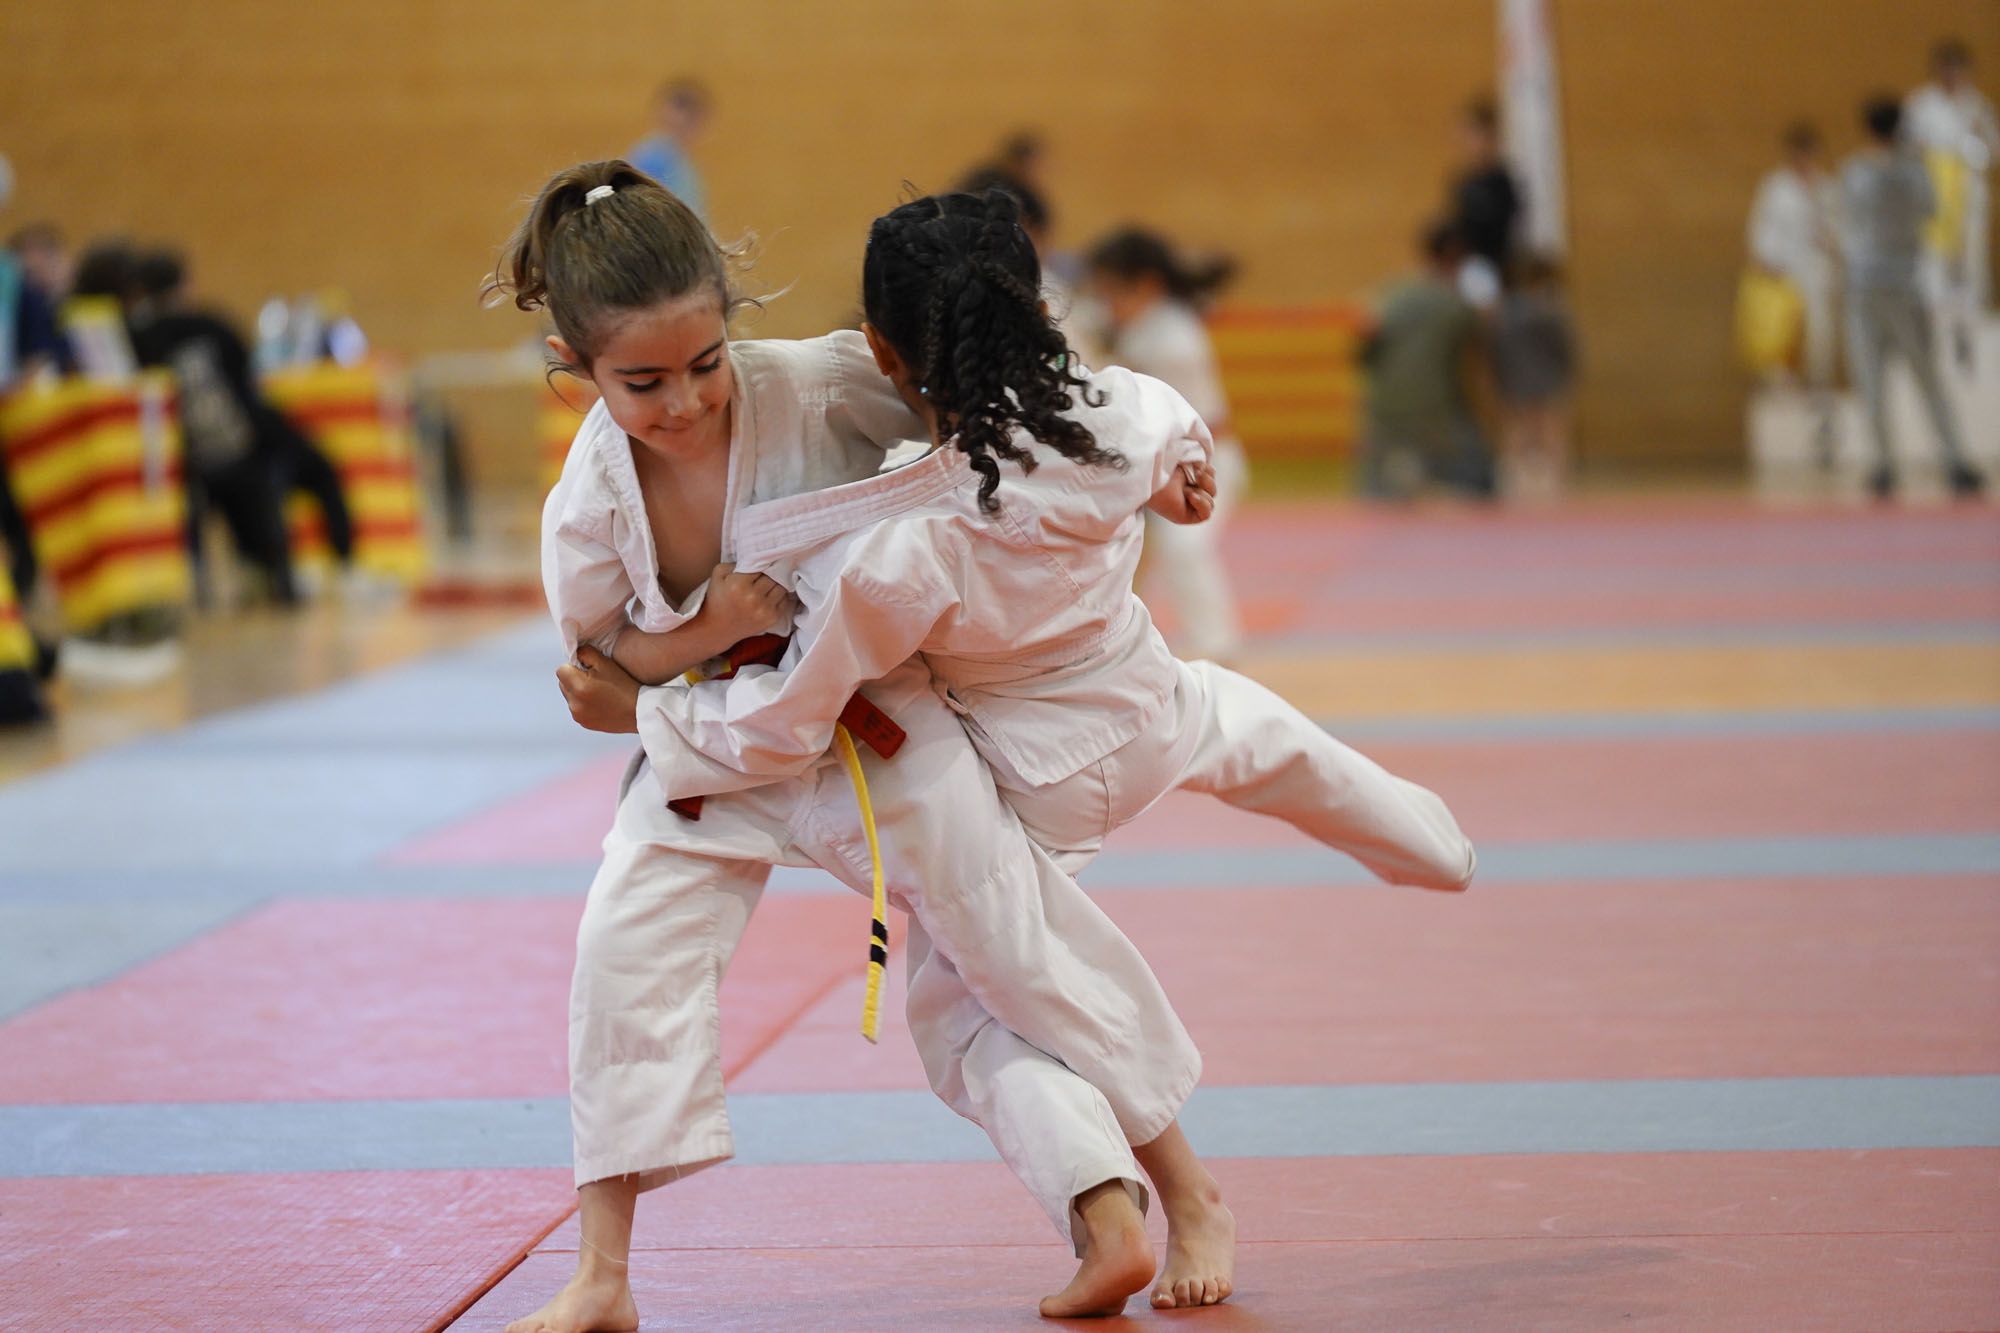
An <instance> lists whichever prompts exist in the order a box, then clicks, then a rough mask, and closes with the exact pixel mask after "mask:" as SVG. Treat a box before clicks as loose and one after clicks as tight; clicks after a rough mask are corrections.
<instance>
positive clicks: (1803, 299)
mask: <svg viewBox="0 0 2000 1333" xmlns="http://www.w3.org/2000/svg"><path fill="white" fill-rule="evenodd" d="M1782 145H1783V152H1784V157H1783V160H1782V161H1780V162H1779V164H1778V165H1777V166H1776V167H1774V168H1772V169H1771V171H1770V173H1769V174H1767V175H1766V176H1765V177H1764V179H1763V180H1762V181H1761V182H1760V183H1759V184H1758V186H1757V196H1756V199H1755V200H1754V201H1753V202H1752V203H1751V205H1750V226H1749V245H1750V262H1751V263H1753V264H1755V265H1756V266H1757V267H1758V268H1760V269H1762V270H1764V271H1765V272H1766V273H1769V274H1772V275H1773V276H1775V277H1779V278H1783V279H1784V280H1785V281H1786V282H1788V283H1790V284H1791V286H1792V288H1793V290H1795V291H1796V292H1797V293H1798V295H1799V302H1800V305H1801V307H1802V308H1803V310H1804V312H1805V339H1804V344H1805V345H1804V355H1803V357H1802V358H1801V364H1800V366H1799V371H1800V378H1801V379H1802V381H1803V383H1804V385H1805V389H1806V393H1807V394H1808V395H1809V397H1810V400H1811V406H1812V410H1813V417H1814V427H1813V430H1814V441H1815V443H1816V444H1817V445H1818V448H1819V452H1820V458H1821V460H1822V461H1823V462H1825V463H1827V464H1829V465H1830V464H1831V463H1832V461H1833V454H1834V444H1835V438H1834V420H1835V409H1836V401H1835V398H1834V393H1833V380H1834V373H1835V370H1836V368H1837V365H1838V362H1839V347H1840V333H1839V329H1840V324H1839V301H1840V290H1839V289H1840V237H1839V233H1838V230H1837V226H1836V220H1835V210H1836V207H1837V202H1838V190H1837V188H1836V186H1835V184H1834V180H1833V177H1832V174H1831V173H1829V172H1828V171H1827V169H1826V163H1825V157H1824V151H1823V144H1822V140H1821V138H1820V133H1819V127H1818V126H1816V125H1812V124H1810V123H1808V122H1806V121H1799V122H1797V123H1796V124H1794V125H1792V126H1790V127H1789V128H1788V129H1786V131H1785V134H1784V138H1783V140H1782Z"/></svg>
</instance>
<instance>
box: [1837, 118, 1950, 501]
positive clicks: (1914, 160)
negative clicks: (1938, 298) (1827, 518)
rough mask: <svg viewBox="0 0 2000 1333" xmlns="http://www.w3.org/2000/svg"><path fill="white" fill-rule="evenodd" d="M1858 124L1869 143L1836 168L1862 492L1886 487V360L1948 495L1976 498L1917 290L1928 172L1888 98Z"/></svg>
mask: <svg viewBox="0 0 2000 1333" xmlns="http://www.w3.org/2000/svg"><path fill="white" fill-rule="evenodd" d="M1861 119H1862V124H1863V125H1864V126H1865V127H1866V129H1867V131H1868V138H1869V146H1868V147H1866V148H1864V149H1863V150H1862V151H1861V152H1859V153H1856V154H1855V155H1854V156H1853V157H1852V158H1849V159H1848V161H1847V164H1846V165H1845V166H1844V167H1843V168H1842V169H1841V173H1840V217H1841V225H1842V228H1843V231H1844V241H1845V245H1846V250H1847V337H1848V362H1849V366H1850V368H1851V369H1852V370H1853V372H1854V379H1855V383H1856V384H1857V385H1858V386H1859V388H1860V390H1861V397H1862V401H1863V403H1864V404H1866V406H1867V409H1868V424H1869V427H1870V429H1871V430H1872V432H1873V433H1874V438H1875V449H1876V465H1875V471H1874V473H1873V474H1872V475H1871V476H1870V478H1869V489H1870V490H1872V491H1873V492H1874V493H1875V495H1876V496H1877V497H1879V498H1883V499H1886V498H1888V497H1889V496H1890V495H1891V494H1893V493H1894V492H1895V489H1896V471H1895V452H1894V449H1893V447H1892V445H1891V441H1890V436H1889V411H1888V404H1887V401H1886V399H1887V393H1886V389H1887V385H1886V379H1887V375H1888V369H1889V363H1890V362H1891V361H1892V360H1901V361H1903V362H1904V363H1906V364H1907V365H1908V366H1909V367H1910V370H1911V373H1912V374H1914V375H1915V376H1916V381H1917V388H1918V390H1919V391H1920V392H1921V394H1922V395H1923V400H1924V407H1925V410H1926V411H1927V412H1929V414H1930V418H1931V425H1932V427H1933V428H1934V429H1935V430H1936V432H1937V437H1938V444H1939V446H1940V447H1941V448H1942V449H1943V451H1944V457H1945V467H1946V476H1947V479H1948V481H1949V483H1950V486H1951V490H1952V493H1953V494H1954V495H1977V494H1978V493H1979V491H1980V490H1981V489H1982V487H1983V486H1984V484H1985V482H1984V478H1982V477H1981V476H1980V474H1979V473H1978V472H1976V471H1974V470H1973V468H1972V465H1971V464H1970V463H1969V462H1968V461H1967V458H1966V453H1965V442H1964V439H1963V437H1962V436H1961V435H1960V433H1959V427H1958V416H1957V413H1956V412H1954V411H1953V410H1952V405H1951V400H1950V399H1948V398H1947V397H1946V396H1945V391H1944V381H1943V377H1942V376H1941V375H1940V374H1939V370H1938V362H1937V357H1936V354H1935V351H1934V340H1933V334H1932V326H1931V312H1930V308H1929V304H1928V303H1927V302H1926V301H1925V299H1924V293H1923V288H1922V285H1921V282H1922V279H1921V275H1920V270H1921V267H1922V262H1923V253H1924V228H1925V226H1926V224H1928V223H1929V222H1930V220H1931V217H1932V215H1933V214H1934V213H1935V212H1936V211H1937V196H1936V193H1935V192H1934V191H1933V189H1932V187H1931V178H1930V173H1929V172H1928V171H1926V170H1925V168H1924V161H1923V158H1922V157H1921V156H1920V155H1919V153H1918V152H1917V150H1916V148H1915V147H1914V146H1913V145H1911V144H1910V142H1909V141H1908V140H1907V139H1906V138H1905V137H1904V135H1903V134H1902V120H1903V110H1902V107H1901V105H1900V104H1899V103H1898V102H1897V101H1896V99H1894V98H1891V97H1877V98H1874V99H1872V100H1870V101H1869V102H1868V103H1867V104H1866V105H1865V106H1863V108H1862V112H1861Z"/></svg>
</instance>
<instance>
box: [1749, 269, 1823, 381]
mask: <svg viewBox="0 0 2000 1333" xmlns="http://www.w3.org/2000/svg"><path fill="white" fill-rule="evenodd" d="M1805 332H1806V303H1805V301H1804V299H1803V298H1801V297H1800V295H1799V289H1798V288H1797V287H1794V286H1793V285H1792V283H1791V280H1790V279H1788V278H1781V277H1779V276H1778V275H1777V274H1775V273H1769V272H1766V271H1765V270H1763V269H1758V268H1753V269H1746V270H1744V273H1743V280H1742V281H1741V282H1740V283H1738V284H1737V287H1736V354H1737V355H1738V356H1739V357H1741V358H1742V360H1743V364H1744V366H1745V367H1747V368H1748V369H1750V370H1753V371H1755V372H1757V373H1758V374H1763V373H1766V372H1768V371H1773V370H1783V369H1786V368H1788V367H1792V366H1796V365H1797V364H1798V361H1799V352H1800V349H1801V347H1802V346H1803V345H1804V342H1805Z"/></svg>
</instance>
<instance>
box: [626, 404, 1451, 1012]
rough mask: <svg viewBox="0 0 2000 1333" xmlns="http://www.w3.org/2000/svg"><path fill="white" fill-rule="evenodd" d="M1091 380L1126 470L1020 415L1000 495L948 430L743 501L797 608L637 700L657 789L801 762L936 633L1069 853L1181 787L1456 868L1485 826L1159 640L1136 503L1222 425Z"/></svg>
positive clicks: (1100, 434) (936, 664) (754, 544)
mask: <svg viewBox="0 0 2000 1333" xmlns="http://www.w3.org/2000/svg"><path fill="white" fill-rule="evenodd" d="M1091 387H1092V389H1093V390H1095V391H1097V392H1099V393H1101V394H1102V395H1103V396H1104V398H1105V402H1104V404H1103V405H1102V406H1098V407H1091V406H1088V405H1079V406H1078V407H1077V408H1075V409H1074V410H1073V412H1072V415H1073V416H1074V417H1075V418H1076V419H1077V420H1079V421H1081V422H1083V423H1084V424H1085V425H1087V426H1088V427H1089V428H1090V429H1091V431H1092V432H1093V434H1095V436H1096V437H1097V440H1098V442H1099V444H1100V445H1102V446H1103V447H1105V448H1107V449H1111V450H1115V451H1117V452H1118V453H1120V454H1121V455H1122V456H1123V457H1124V459H1125V462H1126V466H1125V467H1124V468H1123V469H1122V470H1120V469H1113V468H1108V467H1089V466H1083V465H1079V464H1076V463H1072V462H1070V461H1068V460H1065V459H1062V458H1059V457H1056V456H1053V455H1052V453H1051V452H1050V451H1049V450H1047V449H1045V448H1042V447H1041V446H1039V445H1035V444H1033V442H1032V441H1030V440H1028V439H1027V438H1026V437H1025V436H1024V437H1022V439H1021V441H1020V442H1021V443H1022V444H1023V446H1024V447H1026V448H1029V449H1031V450H1032V451H1034V453H1035V456H1036V458H1037V459H1038V460H1039V465H1038V466H1037V467H1036V468H1035V469H1034V470H1033V471H1031V472H1027V473H1024V474H1023V473H1014V472H1012V471H1011V470H1010V471H1009V472H1008V473H1007V474H1006V476H1005V479H1004V480H1003V481H1002V484H1001V486H1000V489H999V499H1000V501H1001V507H1000V509H999V511H998V512H997V513H993V514H988V513H986V512H985V511H984V510H983V509H982V508H981V507H980V504H979V496H978V491H979V477H978V474H976V473H975V472H974V471H973V470H972V468H971V466H970V464H969V462H968V461H967V460H966V458H965V457H964V455H963V454H961V453H959V452H958V451H957V450H955V449H951V448H941V449H937V450H934V451H932V452H931V453H929V454H927V455H926V456H924V457H923V458H921V459H919V460H918V461H916V462H913V463H910V464H907V465H905V466H904V467H903V468H901V469H899V470H897V471H895V472H890V473H885V474H883V475H882V476H880V477H876V478H872V479H870V480H866V481H861V482H855V483H851V484H848V485H843V486H836V487H831V488H828V489H826V490H822V491H816V492H813V493H811V494H806V495H799V496H795V497H792V498H790V499H785V500H778V501H773V502H770V503H767V504H760V505H754V506H751V507H750V508H748V509H746V510H744V511H743V512H742V513H741V514H740V515H739V516H738V527H737V553H738V557H739V559H740V560H741V562H742V566H743V567H744V568H758V569H763V570H764V571H766V572H767V573H769V574H770V575H771V576H772V577H773V578H776V579H778V580H779V581H780V582H783V583H786V584H788V585H789V586H791V587H792V588H793V589H794V590H795V592H796V593H797V595H798V598H799V601H800V602H801V604H802V606H803V608H804V609H803V611H802V612H801V613H800V618H799V623H798V627H797V632H796V634H795V636H794V638H793V641H792V645H791V648H790V649H789V650H788V652H787V654H786V657H785V660H784V661H783V662H782V663H781V664H780V665H779V666H778V667H776V668H754V669H750V670H746V671H743V672H739V673H738V674H737V675H736V676H735V677H733V678H731V679H728V680H723V681H710V682H704V683H702V684H700V685H697V686H695V687H693V688H692V689H690V690H687V691H684V692H678V693H675V694H673V695H670V696H662V697H660V698H659V699H658V700H657V706H656V707H652V708H647V709H642V710H641V715H640V725H641V727H642V728H643V729H645V730H646V731H647V733H648V735H649V739H648V746H647V748H648V751H649V752H650V753H653V754H655V755H658V756H660V758H659V759H657V760H656V761H655V765H654V767H655V772H656V774H657V777H658V780H659V781H660V783H661V785H662V787H663V789H664V790H665V791H666V792H667V793H668V794H669V795H671V796H674V797H683V796H693V795H701V794H710V793H716V792H731V791H740V790H743V789H745V788H746V787H754V786H755V785H756V784H758V783H762V782H768V781H771V780H773V779H778V778H784V777H787V776H789V775H791V774H794V773H798V772H801V771H806V770H808V769H810V768H811V767H812V766H813V765H814V764H815V763H817V762H818V756H819V755H820V753H821V752H822V751H824V749H825V748H826V746H827V745H828V743H829V742H830V740H831V738H832V734H833V719H834V717H835V716H836V714H838V712H839V711H840V708H841V705H842V704H843V703H844V701H845V700H846V699H847V698H848V697H849V695H850V694H852V693H853V691H854V690H855V688H856V687H857V686H860V685H862V684H864V683H866V682H868V681H871V680H874V679H876V678H877V677H879V676H881V675H883V674H884V673H885V672H888V671H889V670H891V669H892V668H894V667H895V666H896V664H898V663H901V662H903V661H905V660H907V659H908V658H909V657H910V655H911V654H912V653H922V654H923V657H924V660H925V661H926V662H927V663H928V664H929V666H930V669H931V672H932V674H933V675H934V676H935V677H936V679H937V681H938V682H939V684H940V688H941V689H942V691H943V693H944V697H945V699H946V702H947V703H948V704H949V705H950V706H951V708H952V709H953V711H955V712H957V713H958V714H959V715H960V716H961V717H962V718H963V719H964V722H965V726H966V730H967V731H968V733H969V734H970V735H971V736H972V739H973V744H974V745H975V746H976V747H977V748H978V750H979V752H980V754H981V755H982V756H983V757H984V758H985V759H986V761H987V763H988V765H989V766H990V767H991V769H992V771H993V773H994V775H995V777H996V779H997V780H998V781H999V783H1000V786H1001V788H1002V789H1003V791H1004V793H1005V795H1006V798H1007V800H1008V803H1009V804H1010V805H1012V806H1013V807H1014V809H1015V811H1016V812H1017V813H1018V814H1019V815H1020V817H1021V819H1022V822H1023V823H1025V824H1026V825H1027V827H1028V831H1029V832H1030V833H1031V834H1032V835H1033V836H1034V837H1035V839H1036V841H1037V842H1039V843H1040V844H1041V845H1042V846H1044V847H1046V848H1048V849H1050V850H1051V851H1052V852H1054V853H1056V856H1057V859H1058V861H1060V862H1061V863H1062V864H1063V865H1064V866H1065V868H1071V869H1074V868H1078V867H1080V866H1081V865H1083V864H1084V863H1086V862H1087V861H1088V860H1089V859H1090V857H1091V856H1093V855H1094V854H1095V853H1096V852H1097V850H1098V849H1099V847H1100V846H1101V844H1102V842H1103V839H1104V837H1105V835H1106V834H1108V833H1109V832H1110V831H1111V830H1112V829H1113V828H1116V827H1117V826H1118V825H1120V824H1123V823H1125V822H1126V821H1128V820H1129V819H1131V818H1132V817H1133V816H1135V815H1137V814H1138V813H1140V812H1141V811H1142V810H1144V809H1145V808H1146V807H1147V806H1149V805H1151V804H1152V803H1153V802H1154V801H1155V800H1157V799H1158V798H1159V797H1160V796H1161V795H1163V794H1165V793H1166V792H1168V791H1170V790H1173V789H1174V788H1176V787H1186V788H1188V789H1191V790H1196V791H1204V792H1209V793H1211V794H1214V795H1216V796H1219V797H1221V798H1222V799H1223V800H1225V801H1228V802H1229V803H1231V804H1233V805H1236V806H1239V807H1242V808H1245V809H1250V810H1256V811H1259V812H1260V813H1264V814H1270V815H1274V816H1276V817H1278V818H1281V819H1284V820H1286V821H1287V822H1289V823H1291V824H1293V825H1295V826H1296V827H1298V828H1300V829H1302V830H1304V831H1306V832H1307V833H1310V834H1311V835H1312V836H1314V837H1315V838H1317V839H1319V840H1320V841H1321V842H1324V843H1326V844H1327V845H1329V846H1332V847H1335V848H1338V849H1340V850H1342V851H1344V852H1347V853H1348V854H1350V855H1352V856H1353V857H1355V858H1356V859H1357V860H1359V861H1360V862H1361V863H1362V864H1363V865H1365V866H1367V867H1368V868H1369V869H1370V870H1371V871H1373V872H1374V873H1375V874H1376V875H1378V876H1380V877H1381V878H1383V879H1386V880H1389V881H1391V882H1393V883H1398V884H1411V885H1418V886H1422V887H1426V888H1435V889H1445V890H1454V889H1459V888H1463V887H1464V886H1465V885H1466V883H1468V882H1469V881H1470V879H1471V877H1472V872H1473V867H1474V856H1473V850H1472V846H1471V844H1470V843H1469V842H1468V841H1467V840H1466V838H1465V836H1464V834H1463V833H1461V832H1460V831H1459V827H1458V824H1457V822H1456V821H1455V820H1454V819H1453V818H1452V816H1451V813H1450V811H1449V810H1448V809H1447V808H1446V807H1445V804H1444V802H1443V801H1441V800H1440V799H1439V798H1438V797H1437V796H1436V795H1435V794H1434V793H1432V792H1430V791H1428V790H1426V789H1425V788H1423V787H1420V786H1418V785H1417V784H1415V783H1413V782H1409V781H1407V780H1405V779H1402V778H1399V777H1397V776H1395V775H1394V774H1391V773H1389V772H1387V771H1386V770H1384V769H1383V768H1382V767H1381V766H1380V765H1378V764H1376V763H1374V762H1373V761H1372V760H1370V759H1367V758H1366V757H1364V756H1362V755H1360V754H1358V753H1356V752H1355V751H1353V750H1351V749H1349V748H1348V747H1347V746H1345V745H1342V744H1341V743H1340V742H1338V741H1336V740H1334V739H1333V738H1332V737H1330V736H1328V735H1327V734H1326V733H1325V732H1324V731H1322V730H1321V729H1320V728H1319V727H1318V726H1317V725H1315V724H1314V723H1313V722H1312V721H1311V720H1310V719H1308V718H1307V717H1305V716H1304V715H1303V714H1301V713H1300V712H1299V711H1298V710H1297V709H1295V708H1293V707H1292V706H1291V705H1290V704H1288V703H1286V702H1285V701H1284V700H1283V699H1280V698H1279V697H1278V696H1277V695H1275V694H1273V693H1272V692H1271V691H1269V690H1267V689H1265V688H1264V687H1263V686H1261V685H1259V684H1257V683H1256V682H1255V681H1252V680H1250V679H1248V678H1246V677H1244V676H1241V675H1238V674H1237V673H1235V672H1233V671H1229V670H1226V669H1224V668H1221V667H1218V666H1216V665H1215V664H1213V663H1210V662H1201V663H1195V664H1188V663H1185V662H1182V661H1180V660H1178V659H1176V658H1175V657H1174V656H1173V655H1172V654H1171V653H1170V652H1169V651H1168V650H1167V647H1166V644H1165V642H1164V641H1163V640H1162V639H1161V637H1160V635H1159V632H1158V631H1157V630H1156V629H1154V627H1153V624H1152V621H1151V618H1150V617H1149V616H1148V615H1147V614H1146V608H1145V605H1144V603H1142V602H1141V601H1140V600H1139V599H1138V598H1137V597H1136V596H1134V595H1133V593H1132V591H1131V579H1132V573H1133V570H1134V568H1135V567H1136V565H1137V562H1138V558H1139V545H1140V534H1141V524H1140V521H1139V515H1140V513H1141V511H1142V510H1143V508H1144V506H1145V504H1146V502H1147V501H1148V500H1149V499H1150V498H1151V497H1152V495H1153V494H1154V493H1155V492H1156V491H1158V490H1159V489H1160V488H1161V487H1163V486H1164V485H1165V484H1166V483H1167V482H1168V480H1169V479H1171V478H1172V477H1173V476H1174V474H1175V472H1176V470H1177V469H1178V468H1179V467H1181V466H1182V465H1183V464H1184V463H1187V462H1189V461H1192V460H1196V459H1199V458H1202V457H1203V456H1205V455H1206V453H1207V451H1208V446H1209V436H1208V430H1207V427H1206V426H1204V425H1203V423H1202V420H1201V418H1200V416H1199V415H1197V414H1196V413H1195V411H1194V409H1193V408H1192V407H1190V406H1189V405H1188V403H1187V401H1186V400H1185V399H1183V398H1182V397H1181V396H1180V395H1179V394H1177V393H1176V392H1174V390H1172V389H1171V388H1169V387H1168V386H1166V385H1165V384H1163V383H1161V382H1160V381H1158V380H1154V379H1151V378H1148V377H1146V376H1143V375H1135V374H1133V373H1131V372H1130V371H1126V370H1122V369H1113V370H1107V371H1102V372H1099V373H1097V374H1096V375H1094V376H1092V377H1091ZM1093 396H1095V395H1093ZM676 741H679V742H681V743H680V744H678V745H676V744H675V743H674V742H676ZM918 1044H919V1046H920V1047H922V1048H925V1049H932V1047H933V1043H931V1042H928V1041H926V1040H925V1038H924V1037H923V1035H921V1034H920V1035H919V1038H918Z"/></svg>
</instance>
